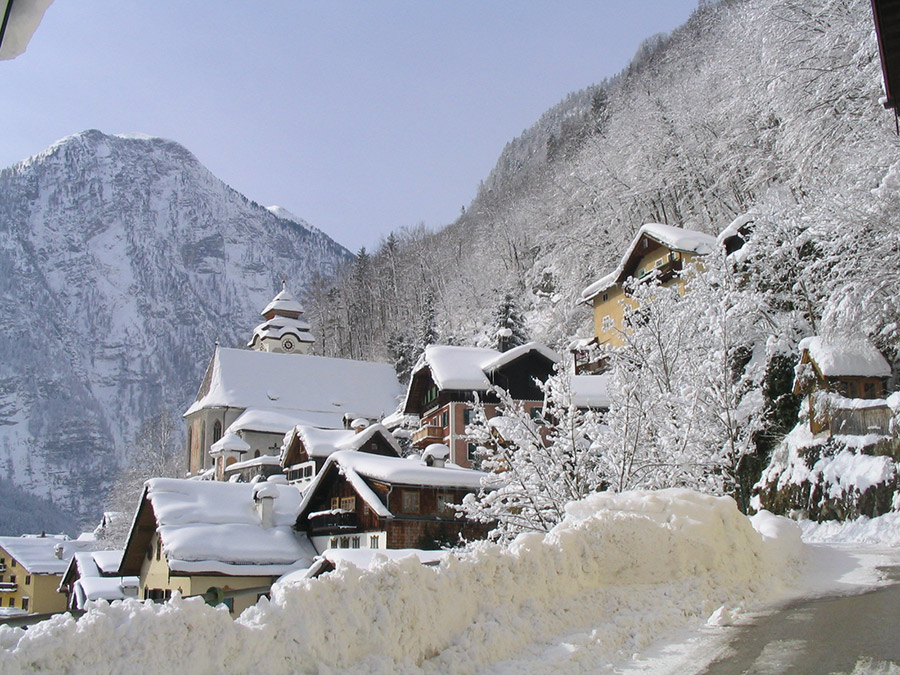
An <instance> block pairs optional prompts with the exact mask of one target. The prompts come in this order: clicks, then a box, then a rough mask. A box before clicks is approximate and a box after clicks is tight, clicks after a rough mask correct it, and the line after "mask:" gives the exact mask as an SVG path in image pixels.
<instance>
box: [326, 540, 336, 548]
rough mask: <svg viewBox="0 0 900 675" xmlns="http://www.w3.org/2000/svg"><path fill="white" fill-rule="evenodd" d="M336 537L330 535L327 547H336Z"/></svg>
mask: <svg viewBox="0 0 900 675" xmlns="http://www.w3.org/2000/svg"><path fill="white" fill-rule="evenodd" d="M337 544H338V542H337V537H332V538H331V539H329V540H328V548H337Z"/></svg>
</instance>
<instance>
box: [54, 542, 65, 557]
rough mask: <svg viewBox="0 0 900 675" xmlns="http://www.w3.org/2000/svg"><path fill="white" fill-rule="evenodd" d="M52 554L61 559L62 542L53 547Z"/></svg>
mask: <svg viewBox="0 0 900 675" xmlns="http://www.w3.org/2000/svg"><path fill="white" fill-rule="evenodd" d="M53 555H55V556H56V557H57V558H59V559H60V560H62V557H63V545H62V544H57V545H56V546H54V547H53Z"/></svg>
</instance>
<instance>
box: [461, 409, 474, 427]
mask: <svg viewBox="0 0 900 675" xmlns="http://www.w3.org/2000/svg"><path fill="white" fill-rule="evenodd" d="M471 423H472V409H471V408H466V409H465V410H463V424H465V425H466V426H468V425H469V424H471Z"/></svg>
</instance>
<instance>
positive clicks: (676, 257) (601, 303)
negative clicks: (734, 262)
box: [581, 223, 716, 347]
mask: <svg viewBox="0 0 900 675" xmlns="http://www.w3.org/2000/svg"><path fill="white" fill-rule="evenodd" d="M715 247H716V238H715V237H712V236H710V235H708V234H704V233H702V232H696V231H694V230H685V229H684V228H681V227H673V226H671V225H661V224H659V223H649V224H647V225H643V226H641V229H640V230H638V233H637V235H636V236H635V238H634V240H633V241H632V242H631V246H629V247H628V250H627V251H626V253H625V255H624V256H623V257H622V261H621V262H620V263H619V266H618V267H617V268H616V269H615V270H614V271H612V272H610V273H609V274H607V275H606V276H605V277H603V278H602V279H599V280H597V281H595V282H594V283H593V284H591V285H590V286H588V287H587V288H585V289H584V291H583V292H582V294H581V302H583V303H585V304H590V305H592V307H593V310H594V336H595V338H596V341H597V343H598V344H608V345H611V346H613V347H620V346H622V345H623V344H624V340H623V331H624V328H625V326H624V320H625V307H626V304H625V303H627V302H629V299H628V297H627V295H626V293H625V290H624V287H623V284H624V282H625V281H626V280H627V279H630V278H636V279H648V280H649V279H658V280H659V281H660V282H661V283H663V284H665V285H669V284H676V283H677V284H681V283H683V282H682V281H681V280H680V275H679V273H680V272H681V271H682V270H683V269H684V267H685V265H687V264H689V263H691V262H693V261H694V260H696V259H697V258H698V257H699V256H704V255H707V254H709V253H712V251H713V250H714V249H715Z"/></svg>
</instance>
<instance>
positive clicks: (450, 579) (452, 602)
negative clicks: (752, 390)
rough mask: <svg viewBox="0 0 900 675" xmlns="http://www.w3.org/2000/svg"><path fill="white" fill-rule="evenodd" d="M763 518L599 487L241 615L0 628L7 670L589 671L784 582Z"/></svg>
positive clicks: (794, 564)
mask: <svg viewBox="0 0 900 675" xmlns="http://www.w3.org/2000/svg"><path fill="white" fill-rule="evenodd" d="M765 515H766V516H767V517H765V518H763V520H764V521H765V522H764V523H761V525H762V527H761V530H762V532H763V533H764V534H759V533H757V531H756V530H754V528H753V526H752V525H751V522H750V520H749V519H747V518H746V517H744V516H742V515H741V514H740V513H739V512H738V510H737V508H736V507H735V504H734V502H733V501H732V500H731V499H729V498H717V497H710V496H705V495H700V494H697V493H694V492H690V491H686V490H664V491H658V492H631V493H623V494H619V495H615V494H597V495H593V496H591V497H589V498H587V499H585V500H583V501H581V502H577V503H573V504H570V505H569V507H568V516H567V518H566V520H565V521H564V522H563V523H561V524H560V525H559V526H557V527H556V528H555V529H554V530H553V531H551V532H550V533H548V534H546V535H540V534H531V535H524V536H520V537H519V538H518V539H517V540H516V541H515V542H514V543H513V545H512V546H511V547H510V548H509V549H503V548H501V547H499V546H497V545H493V544H489V543H484V542H482V543H479V544H476V545H473V546H472V547H471V548H470V549H469V550H467V551H464V552H461V553H460V554H459V555H458V556H455V557H451V558H450V559H448V560H447V561H446V562H444V563H442V564H441V566H440V567H438V568H430V567H424V566H422V565H421V564H419V563H418V562H417V561H416V560H415V559H413V558H409V559H406V560H403V561H401V562H399V563H395V562H388V561H387V560H381V561H377V560H376V562H375V563H374V564H373V565H372V568H371V569H368V570H359V569H357V568H355V567H353V566H351V565H343V566H339V568H338V570H337V571H336V572H334V573H331V574H326V575H323V576H322V577H320V578H318V579H316V580H310V581H304V582H301V583H299V584H297V585H289V586H276V587H275V589H273V598H272V601H271V602H266V601H265V600H262V601H260V603H259V604H258V605H257V606H256V607H253V608H251V609H249V610H247V611H246V612H245V613H244V614H243V615H242V616H241V617H240V618H239V619H237V620H236V621H232V620H231V619H230V618H229V615H228V612H227V611H224V609H223V608H220V609H213V608H210V607H207V606H206V605H204V604H203V603H202V602H201V601H200V600H198V599H190V600H182V599H180V598H175V599H173V600H172V601H170V602H169V603H167V604H165V605H153V604H149V603H148V604H143V603H141V602H138V601H135V600H128V601H124V602H119V601H117V602H115V603H113V604H112V605H107V604H106V603H100V604H97V605H94V606H93V607H92V608H91V609H90V611H89V612H88V613H87V614H86V615H85V616H84V617H82V618H81V619H80V620H78V621H75V620H73V619H72V618H71V617H66V616H64V615H63V616H58V617H56V618H54V619H52V620H50V621H46V622H44V623H42V624H39V625H38V626H35V627H33V628H31V629H30V630H29V631H27V632H23V631H21V630H20V629H10V628H0V646H2V647H3V648H4V650H3V651H2V652H0V671H2V672H4V673H17V672H26V671H28V672H31V671H34V670H51V671H69V672H91V673H105V672H134V671H136V670H140V669H143V670H144V672H173V673H184V672H188V671H189V672H192V673H219V672H235V673H244V672H256V671H264V672H267V673H287V672H326V673H327V672H340V671H348V670H350V671H355V672H360V671H362V672H420V671H425V672H441V673H444V672H458V673H470V672H474V671H482V672H483V671H502V670H508V671H509V672H514V671H522V670H530V671H540V670H545V669H551V668H558V667H559V666H560V665H561V664H562V665H564V666H565V667H566V668H567V669H568V671H569V672H571V671H578V670H596V669H597V668H598V667H601V666H602V665H603V664H606V663H611V662H615V661H620V660H622V659H624V658H628V657H629V656H630V655H631V654H632V653H634V652H636V651H638V650H640V649H642V648H644V647H645V646H647V645H648V644H649V643H650V642H651V641H653V640H655V639H658V638H659V637H661V636H662V635H663V634H665V633H666V632H668V631H671V630H673V629H677V628H681V627H684V626H685V625H686V624H689V623H700V622H704V621H705V620H706V619H707V617H709V616H710V614H712V613H713V612H714V611H716V610H717V609H718V608H720V607H722V606H723V605H727V606H728V607H737V606H739V605H741V604H744V603H748V602H750V601H753V602H756V601H759V600H765V599H766V598H770V597H773V596H774V595H775V594H777V593H778V592H779V590H780V587H781V585H782V583H783V582H784V581H786V580H787V577H788V576H790V575H791V574H793V571H794V570H796V569H798V568H799V566H800V562H801V557H802V555H803V551H802V544H800V540H799V534H798V531H797V529H796V528H795V527H791V526H790V525H789V521H784V519H775V517H774V516H768V514H765ZM786 523H788V524H786Z"/></svg>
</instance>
